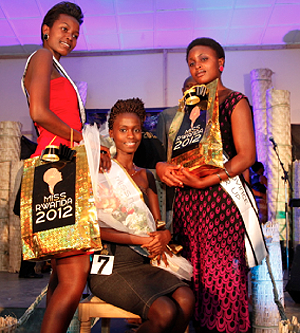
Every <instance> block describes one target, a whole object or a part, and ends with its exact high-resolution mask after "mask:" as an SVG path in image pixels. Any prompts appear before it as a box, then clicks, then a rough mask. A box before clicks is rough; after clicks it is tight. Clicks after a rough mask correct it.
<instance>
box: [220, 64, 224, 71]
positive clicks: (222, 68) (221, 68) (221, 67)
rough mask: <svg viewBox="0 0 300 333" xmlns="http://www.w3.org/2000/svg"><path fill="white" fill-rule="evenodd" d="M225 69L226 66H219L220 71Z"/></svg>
mask: <svg viewBox="0 0 300 333" xmlns="http://www.w3.org/2000/svg"><path fill="white" fill-rule="evenodd" d="M223 70H224V66H222V65H221V66H220V67H219V71H220V72H221V73H222V72H223Z"/></svg>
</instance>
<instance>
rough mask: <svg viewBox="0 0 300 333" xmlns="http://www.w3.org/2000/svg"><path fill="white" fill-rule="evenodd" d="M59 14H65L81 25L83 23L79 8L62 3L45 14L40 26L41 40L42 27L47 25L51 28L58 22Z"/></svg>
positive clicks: (65, 2)
mask: <svg viewBox="0 0 300 333" xmlns="http://www.w3.org/2000/svg"><path fill="white" fill-rule="evenodd" d="M60 14H66V15H69V16H72V17H74V18H75V20H76V21H77V22H78V23H79V25H81V23H82V22H83V13H82V11H81V8H80V7H79V6H77V5H76V4H75V3H73V2H69V1H62V2H59V3H57V4H56V5H54V6H53V7H52V8H51V9H49V11H48V12H47V13H46V15H45V17H44V19H43V23H42V26H41V37H42V40H43V25H44V24H45V25H47V26H48V27H49V28H52V26H53V24H54V22H55V21H56V20H58V18H59V15H60Z"/></svg>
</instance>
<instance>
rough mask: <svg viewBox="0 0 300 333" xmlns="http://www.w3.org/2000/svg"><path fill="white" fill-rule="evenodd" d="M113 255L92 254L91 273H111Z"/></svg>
mask: <svg viewBox="0 0 300 333" xmlns="http://www.w3.org/2000/svg"><path fill="white" fill-rule="evenodd" d="M114 258H115V257H114V256H106V255H103V254H94V259H93V263H92V268H91V274H97V275H111V273H112V270H113V266H114Z"/></svg>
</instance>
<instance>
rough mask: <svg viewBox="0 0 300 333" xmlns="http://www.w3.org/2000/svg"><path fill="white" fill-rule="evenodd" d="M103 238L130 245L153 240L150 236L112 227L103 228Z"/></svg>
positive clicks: (142, 243)
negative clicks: (137, 234)
mask: <svg viewBox="0 0 300 333" xmlns="http://www.w3.org/2000/svg"><path fill="white" fill-rule="evenodd" d="M152 238H153V237H152ZM101 239H103V240H106V241H108V242H113V243H119V244H128V245H144V244H148V243H149V241H151V238H150V237H141V236H136V235H132V234H129V233H126V232H121V231H117V230H115V229H112V228H101Z"/></svg>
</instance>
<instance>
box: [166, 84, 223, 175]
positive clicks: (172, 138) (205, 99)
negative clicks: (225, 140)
mask: <svg viewBox="0 0 300 333" xmlns="http://www.w3.org/2000/svg"><path fill="white" fill-rule="evenodd" d="M217 87H218V79H216V80H214V81H212V82H210V83H208V84H207V85H206V86H205V85H196V86H194V87H192V88H191V89H189V90H188V91H186V92H185V95H184V97H183V98H182V99H181V100H179V107H178V112H177V113H176V115H175V117H174V119H173V121H172V124H171V126H170V131H169V141H168V162H169V163H171V164H175V165H182V166H183V167H184V168H188V169H189V171H190V172H193V173H195V174H198V175H200V176H202V177H204V176H206V175H208V174H210V173H215V172H218V171H219V170H220V169H223V168H224V166H223V145H222V138H221V131H220V124H219V98H218V90H217ZM197 89H198V90H199V91H200V92H203V96H200V95H199V97H197V96H195V95H196V91H197ZM190 93H191V94H190ZM189 94H190V95H191V96H190V95H189ZM193 94H194V95H193ZM192 98H194V99H195V98H197V100H196V103H192V104H189V102H188V100H189V99H190V100H192V101H193V99H192ZM196 108H198V109H199V114H200V115H199V119H200V118H201V117H202V118H203V124H201V125H198V126H195V127H194V128H188V127H187V128H186V129H185V127H184V126H186V122H184V117H185V114H186V113H187V111H188V110H192V112H193V110H195V109H196ZM190 112H191V111H190Z"/></svg>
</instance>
